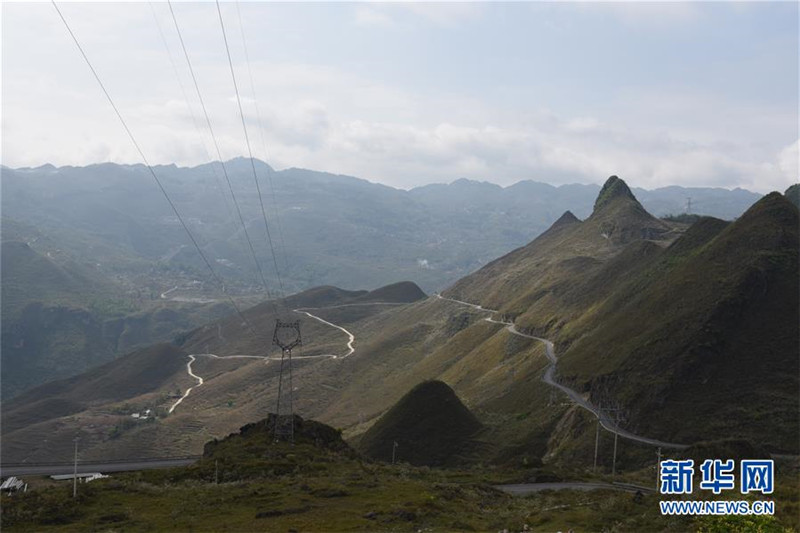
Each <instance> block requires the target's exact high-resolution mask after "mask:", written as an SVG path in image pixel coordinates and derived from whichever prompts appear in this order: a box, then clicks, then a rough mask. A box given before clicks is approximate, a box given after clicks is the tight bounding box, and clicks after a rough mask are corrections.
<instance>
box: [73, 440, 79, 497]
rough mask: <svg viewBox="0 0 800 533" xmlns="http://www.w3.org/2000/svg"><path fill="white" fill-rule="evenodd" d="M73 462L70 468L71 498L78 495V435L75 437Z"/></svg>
mask: <svg viewBox="0 0 800 533" xmlns="http://www.w3.org/2000/svg"><path fill="white" fill-rule="evenodd" d="M74 440H75V464H74V468H73V470H72V498H73V499H75V498H77V497H78V440H80V437H75V439H74Z"/></svg>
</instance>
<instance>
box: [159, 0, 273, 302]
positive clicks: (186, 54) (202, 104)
mask: <svg viewBox="0 0 800 533" xmlns="http://www.w3.org/2000/svg"><path fill="white" fill-rule="evenodd" d="M167 5H169V12H170V13H171V14H172V21H173V22H174V23H175V30H176V31H177V32H178V39H180V42H181V48H182V49H183V55H184V57H185V58H186V63H187V64H188V65H189V72H191V74H192V81H193V82H194V88H195V91H197V98H198V99H199V100H200V107H202V109H203V115H204V116H205V118H206V124H207V125H208V131H209V132H210V133H211V138H212V140H213V141H214V148H216V150H217V157H218V158H219V162H220V164H221V165H222V173H223V174H224V175H225V181H226V182H227V183H228V189H229V190H230V192H231V197H232V198H233V204H234V205H235V206H236V213H237V214H238V215H239V221H240V222H241V224H242V229H243V230H244V236H245V238H246V239H247V245H248V246H249V248H250V254H251V255H252V256H253V261H254V262H255V264H256V269H257V270H258V274H259V276H260V277H261V282H262V283H263V284H264V291H265V292H266V293H267V297H268V298H270V294H269V286H268V285H267V280H266V278H265V277H264V271H263V270H262V269H261V263H259V262H258V258H257V257H256V251H255V248H254V247H253V241H252V240H251V239H250V234H249V233H248V231H247V225H246V224H245V223H244V217H243V216H242V210H241V208H240V207H239V201H238V200H236V194H235V193H234V192H233V185H231V180H230V177H229V176H228V169H227V168H226V167H225V163H224V162H223V160H222V152H221V151H220V149H219V143H218V142H217V136H216V135H215V134H214V128H213V127H212V126H211V119H210V118H209V117H208V110H207V109H206V104H205V101H204V100H203V95H202V93H201V92H200V85H199V84H198V83H197V77H196V76H195V74H194V68H193V67H192V61H191V60H190V59H189V52H188V51H187V50H186V44H185V43H184V42H183V34H182V33H181V29H180V26H178V19H177V17H175V11H174V10H173V9H172V2H170V1H167ZM226 46H227V44H226ZM262 207H263V206H262Z"/></svg>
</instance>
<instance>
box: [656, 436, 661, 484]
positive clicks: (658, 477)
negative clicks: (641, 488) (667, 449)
mask: <svg viewBox="0 0 800 533" xmlns="http://www.w3.org/2000/svg"><path fill="white" fill-rule="evenodd" d="M656 456H658V462H657V463H656V491H659V490H660V489H661V446H659V447H658V451H657V452H656Z"/></svg>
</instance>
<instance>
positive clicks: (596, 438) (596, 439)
mask: <svg viewBox="0 0 800 533" xmlns="http://www.w3.org/2000/svg"><path fill="white" fill-rule="evenodd" d="M600 410H601V412H602V407H601V408H600ZM599 446H600V415H597V430H596V431H595V433H594V467H593V470H594V471H595V472H597V450H598V448H599Z"/></svg>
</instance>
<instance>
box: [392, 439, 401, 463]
mask: <svg viewBox="0 0 800 533" xmlns="http://www.w3.org/2000/svg"><path fill="white" fill-rule="evenodd" d="M398 446H399V444H397V441H394V444H392V464H394V460H395V458H396V456H397V455H396V453H397V447H398Z"/></svg>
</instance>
